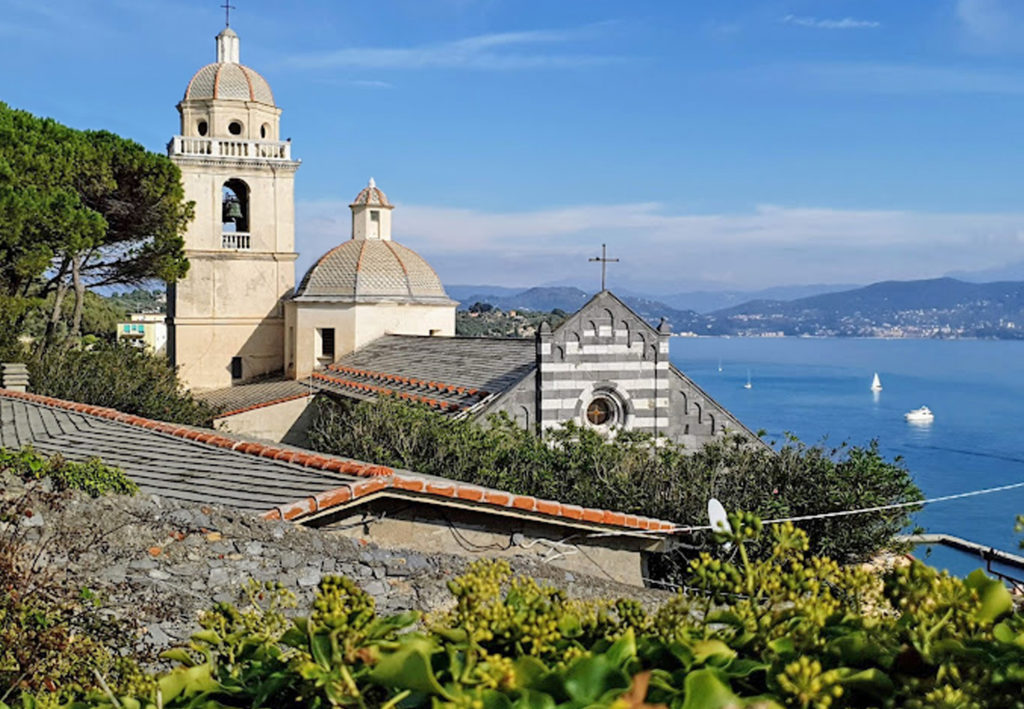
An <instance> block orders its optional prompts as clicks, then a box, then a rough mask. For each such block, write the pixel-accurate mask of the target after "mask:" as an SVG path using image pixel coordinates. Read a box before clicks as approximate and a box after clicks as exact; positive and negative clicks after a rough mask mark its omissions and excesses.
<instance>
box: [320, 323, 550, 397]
mask: <svg viewBox="0 0 1024 709" xmlns="http://www.w3.org/2000/svg"><path fill="white" fill-rule="evenodd" d="M536 366H537V360H536V345H535V344H534V341H533V340H532V339H529V340H528V339H520V338H494V337H429V336H417V335H384V336H383V337H378V338H377V339H376V340H373V341H372V342H370V343H368V344H367V345H365V346H363V347H361V348H359V349H357V350H355V351H354V352H350V353H348V354H347V355H345V356H343V357H341V358H340V359H339V360H338V361H337V362H335V363H333V364H330V365H327V366H326V367H322V368H320V369H318V370H316V371H315V372H313V374H312V377H311V383H312V385H313V386H315V387H317V388H318V389H321V390H324V391H334V392H337V393H340V394H343V395H345V396H350V397H354V398H357V399H374V398H377V397H378V396H380V395H382V394H394V395H396V396H398V397H400V398H404V399H410V400H413V401H419V402H421V403H426V404H429V405H431V406H434V407H435V408H437V409H438V410H440V411H442V412H445V413H448V414H453V415H457V414H461V413H463V412H468V411H469V410H470V409H471V408H473V407H475V406H476V405H477V404H480V403H482V402H484V401H491V400H493V399H494V398H495V397H496V396H498V395H500V394H502V393H504V392H505V391H507V390H508V389H510V388H512V387H513V386H514V385H515V384H517V383H519V382H520V381H522V379H523V377H525V376H527V375H528V374H530V372H532V371H533V370H534V369H535V368H536Z"/></svg>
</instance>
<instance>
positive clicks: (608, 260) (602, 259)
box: [587, 244, 619, 290]
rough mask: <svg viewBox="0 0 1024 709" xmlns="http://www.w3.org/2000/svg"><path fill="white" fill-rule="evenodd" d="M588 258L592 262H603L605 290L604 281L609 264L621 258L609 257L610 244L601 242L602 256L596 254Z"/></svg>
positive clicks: (603, 288)
mask: <svg viewBox="0 0 1024 709" xmlns="http://www.w3.org/2000/svg"><path fill="white" fill-rule="evenodd" d="M587 260H588V261H590V262H594V261H600V262H601V290H605V287H604V282H605V276H606V275H607V274H606V271H607V269H608V264H610V263H618V262H619V260H618V259H617V258H608V245H607V244H601V256H600V258H598V257H597V256H594V257H593V258H589V259H587Z"/></svg>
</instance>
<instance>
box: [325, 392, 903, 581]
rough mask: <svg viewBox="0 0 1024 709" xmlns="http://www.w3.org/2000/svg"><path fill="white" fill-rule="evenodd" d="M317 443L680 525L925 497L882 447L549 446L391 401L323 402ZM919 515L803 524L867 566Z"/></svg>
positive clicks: (819, 543) (730, 442)
mask: <svg viewBox="0 0 1024 709" xmlns="http://www.w3.org/2000/svg"><path fill="white" fill-rule="evenodd" d="M309 439H310V442H311V446H312V447H313V448H314V449H316V450H319V451H323V452H326V453H334V454H340V455H345V456H350V457H353V458H359V459H363V460H372V461H374V462H375V463H380V464H384V465H391V466H395V467H399V468H407V469H410V470H415V471H416V472H419V473H426V474H430V475H439V476H442V477H446V478H452V479H455V480H461V481H464V482H469V483H473V484H477V485H483V486H486V487H494V488H497V489H500V490H507V491H509V492H514V493H518V494H524V495H534V496H536V497H542V498H548V499H553V500H558V501H560V502H563V503H571V504H576V505H583V506H587V507H603V508H605V509H612V510H618V511H623V512H628V513H634V514H641V515H646V516H649V517H656V518H660V519H668V520H672V521H674V522H678V523H681V524H694V525H701V524H704V523H705V520H706V517H707V507H706V505H707V500H708V498H710V497H716V498H718V499H719V500H721V501H722V502H723V504H725V505H726V507H727V508H730V509H748V510H752V511H754V512H756V513H758V514H760V515H762V516H764V517H765V518H781V517H791V516H797V515H807V514H815V513H819V512H831V511H836V510H845V509H853V508H859V507H874V506H878V505H887V504H892V503H904V502H913V501H915V500H919V499H921V492H920V490H919V489H918V488H917V486H915V485H914V483H913V481H912V480H911V477H910V474H909V473H908V471H907V470H906V468H904V467H903V466H902V465H900V463H899V461H898V460H897V461H895V462H889V461H886V460H885V459H884V458H883V457H882V456H881V454H880V453H879V451H878V447H877V445H876V444H874V443H872V444H871V445H868V446H866V447H847V446H840V447H838V448H834V449H826V448H824V447H822V446H806V445H803V444H801V443H800V442H798V441H796V440H795V439H790V440H789V441H788V442H787V444H786V445H785V446H783V447H782V449H781V450H779V451H777V452H773V451H770V450H768V449H767V448H766V447H764V446H752V445H749V442H748V441H747V439H745V438H743V437H742V436H738V435H737V436H732V437H729V438H727V439H723V440H721V441H716V442H713V443H709V444H708V445H705V446H704V447H702V448H700V449H699V450H686V449H684V448H683V447H681V446H678V445H673V444H670V443H664V442H662V443H664V444H663V445H658V446H653V445H652V439H651V437H650V436H648V435H646V434H638V433H635V432H622V433H621V434H620V435H619V436H618V437H617V438H616V439H615V440H614V441H609V440H607V439H606V438H604V437H603V436H602V435H601V434H599V433H597V432H596V431H593V430H591V429H584V428H580V427H577V426H574V425H572V424H569V425H566V426H565V427H563V428H561V429H555V430H552V431H550V432H548V433H546V434H545V438H544V439H543V440H542V439H541V438H539V437H538V436H536V435H534V434H533V433H532V432H530V431H527V430H524V429H522V428H521V427H519V426H518V425H516V424H515V423H514V422H512V421H511V420H510V419H509V418H508V417H507V416H504V415H499V416H495V417H492V418H491V419H490V420H489V421H488V422H487V426H480V425H478V424H476V423H474V422H472V421H467V420H461V421H455V420H451V419H447V418H444V417H441V416H438V415H437V414H436V413H434V412H432V411H430V410H428V409H427V408H426V407H423V406H418V405H413V404H408V403H405V402H401V401H398V400H395V399H390V398H384V399H380V400H378V401H376V402H359V403H352V402H335V401H333V400H329V399H321V400H318V402H317V409H316V412H315V416H314V420H313V422H312V424H311V426H310V431H309ZM911 511H912V510H911V509H902V510H895V511H891V512H885V513H877V514H872V515H862V516H860V517H858V518H857V523H856V524H850V522H849V520H848V519H842V518H836V519H823V520H815V521H812V522H807V523H804V524H803V525H802V527H803V528H804V529H805V530H807V532H808V534H809V535H810V538H811V539H812V540H813V546H812V551H814V552H815V553H822V554H828V555H831V556H835V557H837V558H840V559H842V560H844V561H848V560H856V559H863V558H866V557H868V556H870V555H871V554H873V553H875V552H876V551H878V549H880V548H882V547H884V546H886V545H887V544H889V543H890V540H891V539H892V537H893V535H895V534H896V533H898V532H899V531H900V530H901V529H903V528H904V527H905V526H906V525H907V523H908V520H909V513H910V512H911ZM676 562H677V563H676V566H674V567H673V566H672V565H671V564H672V562H671V561H670V562H669V563H668V566H667V567H665V568H662V569H660V571H659V573H661V574H662V575H663V576H668V577H672V576H675V575H678V574H679V573H680V572H681V571H682V568H681V567H680V566H679V565H678V564H680V563H681V564H685V559H683V560H678V559H677V560H676Z"/></svg>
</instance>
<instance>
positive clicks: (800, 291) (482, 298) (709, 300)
mask: <svg viewBox="0 0 1024 709" xmlns="http://www.w3.org/2000/svg"><path fill="white" fill-rule="evenodd" d="M1022 278H1024V277H1022ZM857 287H858V286H857V285H855V284H849V283H833V284H815V285H807V286H775V287H774V288H764V289H762V290H751V291H744V290H721V291H717V290H715V291H713V290H697V291H684V292H681V293H670V294H667V295H652V294H650V293H639V292H637V291H635V290H631V289H625V288H624V289H619V288H616V289H614V291H615V294H616V295H618V296H619V297H624V296H625V297H636V298H640V299H643V300H649V301H655V302H658V303H662V304H664V305H665V306H668V307H669V308H672V309H674V310H680V311H686V310H695V311H697V312H698V313H710V312H713V311H715V310H721V309H722V308H728V307H731V306H733V305H739V304H741V303H747V302H749V301H751V300H793V299H794V298H805V297H808V296H812V295H818V294H820V293H833V292H836V291H844V290H850V289H852V288H857ZM445 289H446V290H447V291H448V295H450V296H451V297H452V298H454V299H455V300H457V301H459V302H460V303H461V304H462V307H463V308H468V307H469V306H470V305H472V304H473V303H476V302H480V303H490V304H492V305H498V303H497V302H496V300H497V299H500V300H505V301H508V302H510V303H511V302H515V301H518V302H520V303H529V302H533V298H535V297H536V298H547V297H548V295H546V294H548V293H550V294H551V297H552V298H554V299H555V300H557V299H558V298H559V297H565V298H566V300H565V301H564V302H565V303H566V304H569V303H572V302H574V301H573V300H572V299H573V298H576V297H577V294H579V293H584V291H582V290H580V289H579V288H576V287H573V286H540V287H536V288H526V287H523V288H509V287H506V286H483V285H477V286H472V285H469V286H459V285H456V286H445ZM558 293H561V294H562V296H559V295H556V294H558ZM589 297H590V295H586V296H585V297H584V299H583V302H585V301H586V298H589ZM580 304H581V305H582V303H580ZM498 307H500V308H501V309H502V310H505V309H506V308H505V306H504V305H498ZM513 307H519V308H527V307H529V306H527V305H522V304H520V305H518V306H513ZM555 307H561V308H562V309H563V310H570V312H571V310H575V309H576V308H577V307H579V306H578V305H577V306H574V307H573V308H571V309H570V308H566V307H563V306H555ZM531 309H533V308H531Z"/></svg>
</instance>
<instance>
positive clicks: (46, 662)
mask: <svg viewBox="0 0 1024 709" xmlns="http://www.w3.org/2000/svg"><path fill="white" fill-rule="evenodd" d="M0 474H7V475H11V474H13V475H17V476H18V477H20V478H22V479H24V480H26V481H33V480H40V479H42V478H48V479H50V480H51V481H52V482H53V488H56V490H55V491H51V492H44V491H43V490H42V488H41V486H39V485H26V486H25V487H24V489H23V490H20V491H14V492H12V491H11V490H4V491H3V493H4V494H2V495H0V706H6V705H5V704H4V702H11V703H17V704H20V705H21V706H40V707H51V706H58V705H60V704H62V703H63V702H64V701H66V700H70V699H71V698H72V697H76V696H82V695H83V694H84V693H85V692H86V691H88V690H89V689H92V688H94V687H97V680H96V676H97V673H100V675H101V676H106V677H108V678H109V679H110V681H111V682H114V683H116V684H118V685H120V686H124V687H129V684H128V679H129V678H130V677H135V676H140V673H139V672H138V669H137V667H136V665H135V662H134V661H133V660H132V659H131V658H128V657H125V655H127V653H128V651H129V650H130V649H131V646H130V645H129V644H128V643H126V640H125V639H126V637H130V636H129V635H128V634H127V633H125V631H124V630H123V628H122V624H121V623H120V622H119V621H117V620H115V619H114V618H113V617H112V616H109V615H106V616H104V615H101V614H100V612H99V606H100V605H101V604H102V599H101V598H100V597H99V596H98V594H97V593H96V592H95V591H93V590H92V589H89V588H85V587H82V586H81V585H79V583H78V582H76V580H75V579H74V578H73V577H69V576H68V575H67V574H66V573H65V571H66V570H65V568H64V565H63V564H61V563H58V560H59V559H61V558H65V559H68V558H74V557H76V556H77V555H79V554H82V553H85V552H87V551H90V550H92V549H94V548H95V547H96V545H97V544H98V543H99V542H100V541H101V539H100V537H102V532H100V531H97V530H92V531H89V530H83V529H82V528H81V527H80V526H77V525H75V524H74V523H72V522H70V519H71V517H70V516H69V515H66V514H61V513H67V511H68V510H67V503H68V501H69V500H70V499H71V496H70V495H69V494H68V493H67V491H68V490H71V489H77V490H84V491H86V492H88V493H89V494H91V495H94V496H95V495H99V494H103V493H105V492H118V493H132V492H134V491H135V490H136V487H135V485H134V483H132V482H131V481H130V480H128V479H127V478H126V477H125V476H124V473H122V472H121V471H120V470H118V469H117V468H111V467H108V466H104V465H103V464H102V463H100V462H99V461H98V460H92V461H89V462H87V463H83V464H78V463H70V462H68V461H65V460H63V459H62V458H60V457H58V456H55V457H53V458H49V459H48V458H45V457H43V456H41V455H39V454H38V453H36V452H35V451H33V450H32V449H31V448H24V449H22V450H20V451H10V450H6V449H3V448H0ZM3 479H4V477H0V480H3ZM6 479H7V480H10V478H9V477H7V478H6ZM40 508H43V509H45V510H46V512H45V518H44V519H43V520H42V522H40ZM129 642H130V641H129Z"/></svg>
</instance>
